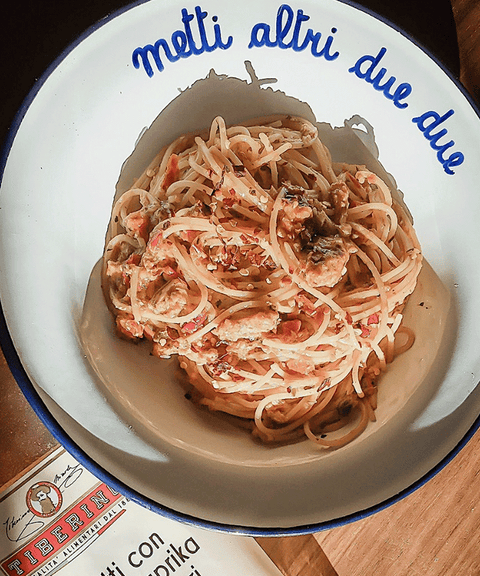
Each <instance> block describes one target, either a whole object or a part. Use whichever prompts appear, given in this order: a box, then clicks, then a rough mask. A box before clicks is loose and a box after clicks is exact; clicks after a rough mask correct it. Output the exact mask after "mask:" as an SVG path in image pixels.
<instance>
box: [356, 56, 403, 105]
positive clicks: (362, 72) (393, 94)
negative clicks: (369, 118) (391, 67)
mask: <svg viewBox="0 0 480 576" xmlns="http://www.w3.org/2000/svg"><path fill="white" fill-rule="evenodd" d="M386 52H387V49H386V48H382V49H381V50H380V52H379V53H378V54H377V55H376V56H370V54H366V55H365V56H362V57H361V58H359V59H358V60H357V62H356V63H355V65H354V66H352V67H351V68H349V69H348V71H349V72H352V73H353V74H355V76H357V78H360V79H362V80H365V81H366V82H368V83H369V84H371V85H372V86H373V87H374V88H375V90H378V91H379V92H383V95H384V96H385V98H388V99H389V100H392V101H393V103H394V104H395V106H396V107H397V108H406V107H407V106H408V103H407V102H404V100H405V98H407V96H410V94H411V92H412V86H411V84H409V83H408V82H402V83H401V84H399V85H398V86H397V87H396V88H395V90H393V86H394V84H395V82H396V81H397V79H396V77H395V76H390V78H389V79H388V80H385V81H384V82H383V83H382V80H383V79H384V78H385V75H386V74H387V69H386V68H383V67H382V68H380V70H377V67H378V65H379V64H380V61H381V60H382V58H383V57H384V56H385V54H386ZM364 64H367V65H368V66H367V67H366V68H365V66H364Z"/></svg>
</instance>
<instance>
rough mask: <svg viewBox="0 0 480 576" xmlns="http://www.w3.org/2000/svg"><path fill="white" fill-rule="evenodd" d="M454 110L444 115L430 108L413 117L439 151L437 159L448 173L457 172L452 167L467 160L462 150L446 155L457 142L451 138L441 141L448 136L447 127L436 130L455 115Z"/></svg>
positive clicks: (432, 145) (433, 146)
mask: <svg viewBox="0 0 480 576" xmlns="http://www.w3.org/2000/svg"><path fill="white" fill-rule="evenodd" d="M453 114H454V111H453V110H449V111H448V112H446V113H445V114H443V115H442V116H440V114H439V113H438V112H435V111H434V110H429V111H428V112H425V113H424V114H422V115H421V116H416V117H415V118H413V119H412V122H414V123H415V124H416V125H417V126H418V129H419V130H420V132H423V135H424V136H425V138H426V139H427V140H428V141H429V142H430V146H431V148H432V149H433V150H435V151H436V152H437V159H438V161H439V162H440V163H441V164H442V166H443V169H444V170H445V172H446V173H447V174H450V175H452V174H455V172H454V171H453V170H452V167H455V166H460V164H462V163H463V161H464V160H465V157H464V155H463V154H462V153H461V152H453V153H452V154H450V156H449V157H448V158H446V157H445V152H446V151H447V150H448V149H450V148H452V146H455V142H454V141H453V140H449V141H448V142H445V141H444V143H443V144H442V143H440V142H439V140H441V139H442V138H443V137H444V136H447V134H448V130H447V129H446V128H442V129H441V130H438V131H437V132H435V130H436V129H437V128H439V126H440V125H441V124H443V123H444V122H446V121H447V120H448V119H449V118H450V117H451V116H453Z"/></svg>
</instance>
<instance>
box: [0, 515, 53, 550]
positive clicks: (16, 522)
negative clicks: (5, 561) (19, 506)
mask: <svg viewBox="0 0 480 576" xmlns="http://www.w3.org/2000/svg"><path fill="white" fill-rule="evenodd" d="M3 525H4V526H5V535H6V537H7V539H8V540H10V542H21V541H22V540H25V539H26V538H30V537H31V536H33V534H35V533H36V532H38V531H39V530H41V529H42V528H43V526H44V525H45V522H44V521H43V520H41V519H40V518H38V517H37V516H35V515H34V514H33V513H32V512H30V511H29V510H26V511H25V512H23V513H22V514H21V515H20V516H18V517H15V516H13V517H12V518H10V517H8V518H7V519H6V520H5V521H4V522H3Z"/></svg>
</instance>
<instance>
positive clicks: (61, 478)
mask: <svg viewBox="0 0 480 576" xmlns="http://www.w3.org/2000/svg"><path fill="white" fill-rule="evenodd" d="M82 474H83V468H82V465H81V464H77V465H76V466H67V468H66V469H65V470H64V471H63V472H61V473H60V474H56V475H55V478H54V479H53V483H54V484H56V485H57V486H58V488H60V489H62V488H63V489H65V488H70V486H72V484H75V482H76V481H77V480H78V479H79V478H80V476H81V475H82Z"/></svg>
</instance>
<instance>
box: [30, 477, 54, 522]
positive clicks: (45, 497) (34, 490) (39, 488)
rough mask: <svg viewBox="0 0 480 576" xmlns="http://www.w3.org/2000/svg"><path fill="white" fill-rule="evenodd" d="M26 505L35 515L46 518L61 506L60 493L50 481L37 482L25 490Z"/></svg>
mask: <svg viewBox="0 0 480 576" xmlns="http://www.w3.org/2000/svg"><path fill="white" fill-rule="evenodd" d="M27 506H28V509H29V510H30V512H33V514H35V516H41V517H42V518H48V517H49V516H53V515H54V514H56V513H57V512H58V511H59V510H60V508H61V507H62V493H61V492H60V490H59V489H58V488H57V486H55V484H52V483H51V482H37V483H36V484H34V485H33V486H31V487H30V488H29V490H28V492H27Z"/></svg>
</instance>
